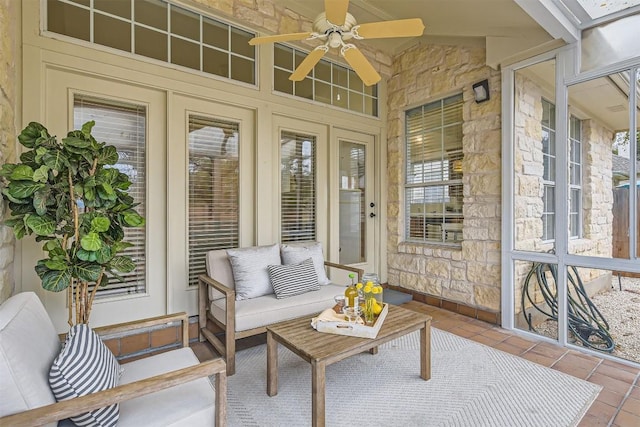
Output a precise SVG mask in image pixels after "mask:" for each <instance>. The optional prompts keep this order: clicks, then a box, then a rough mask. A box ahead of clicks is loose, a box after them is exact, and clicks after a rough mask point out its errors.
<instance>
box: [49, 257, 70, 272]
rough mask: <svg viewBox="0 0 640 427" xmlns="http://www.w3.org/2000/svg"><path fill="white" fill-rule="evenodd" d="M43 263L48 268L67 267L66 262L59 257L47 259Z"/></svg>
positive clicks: (61, 269)
mask: <svg viewBox="0 0 640 427" xmlns="http://www.w3.org/2000/svg"><path fill="white" fill-rule="evenodd" d="M44 265H46V266H47V268H48V269H49V270H59V271H64V270H66V269H67V268H69V266H68V265H67V263H66V262H65V261H64V260H61V259H48V260H46V261H45V263H44Z"/></svg>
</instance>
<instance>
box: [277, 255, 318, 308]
mask: <svg viewBox="0 0 640 427" xmlns="http://www.w3.org/2000/svg"><path fill="white" fill-rule="evenodd" d="M268 270H269V278H270V279H271V285H272V286H273V290H274V292H275V294H276V298H278V299H282V298H287V297H292V296H294V295H300V294H304V293H306V292H309V291H317V290H319V289H320V284H319V283H318V275H317V274H316V270H315V268H314V266H313V261H312V260H311V258H309V259H307V260H305V261H303V262H301V263H300V264H289V265H270V266H269V267H268Z"/></svg>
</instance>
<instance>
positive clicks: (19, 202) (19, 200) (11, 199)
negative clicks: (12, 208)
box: [2, 187, 30, 205]
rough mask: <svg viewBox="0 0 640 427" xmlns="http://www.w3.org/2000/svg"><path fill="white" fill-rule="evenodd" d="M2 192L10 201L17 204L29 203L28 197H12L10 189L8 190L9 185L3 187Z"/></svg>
mask: <svg viewBox="0 0 640 427" xmlns="http://www.w3.org/2000/svg"><path fill="white" fill-rule="evenodd" d="M2 194H4V196H5V197H6V198H7V199H9V201H10V202H12V203H15V204H18V205H24V204H27V203H29V201H30V200H29V198H26V199H17V198H15V197H13V195H12V194H11V191H10V190H9V187H6V188H3V189H2Z"/></svg>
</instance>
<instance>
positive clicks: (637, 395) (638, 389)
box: [629, 386, 640, 399]
mask: <svg viewBox="0 0 640 427" xmlns="http://www.w3.org/2000/svg"><path fill="white" fill-rule="evenodd" d="M629 397H633V398H634V399H640V386H635V387H633V390H631V393H629Z"/></svg>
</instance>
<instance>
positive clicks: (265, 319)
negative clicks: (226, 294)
mask: <svg viewBox="0 0 640 427" xmlns="http://www.w3.org/2000/svg"><path fill="white" fill-rule="evenodd" d="M344 290H345V287H344V286H341V285H336V284H333V283H331V284H328V285H325V286H320V289H319V290H317V291H311V292H306V293H304V294H301V295H295V296H292V297H289V298H284V299H277V298H276V296H275V294H270V295H264V296H261V297H258V298H252V299H248V300H243V301H236V327H235V329H236V332H240V331H246V330H249V329H253V328H259V327H262V326H266V325H270V324H272V323H276V322H282V321H283V320H289V319H294V318H296V317H301V316H313V315H315V314H318V313H320V312H321V311H322V310H324V309H326V308H329V307H333V306H334V305H335V300H334V299H333V298H334V296H336V295H344ZM224 304H225V300H224V299H219V300H215V301H212V302H211V307H210V310H211V313H213V315H214V317H215V318H216V319H218V320H219V321H221V322H223V323H224V322H225V306H224ZM309 320H311V317H310V318H309Z"/></svg>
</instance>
